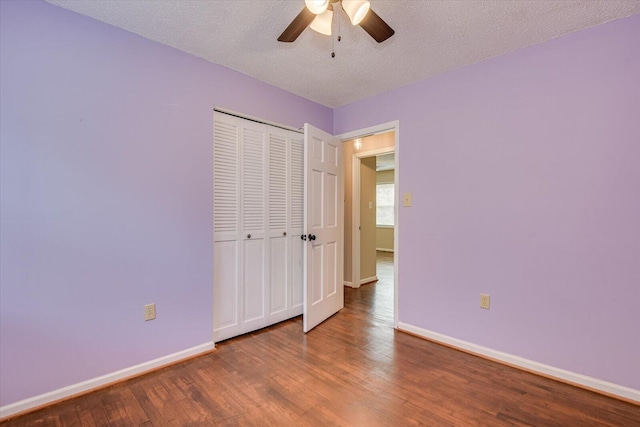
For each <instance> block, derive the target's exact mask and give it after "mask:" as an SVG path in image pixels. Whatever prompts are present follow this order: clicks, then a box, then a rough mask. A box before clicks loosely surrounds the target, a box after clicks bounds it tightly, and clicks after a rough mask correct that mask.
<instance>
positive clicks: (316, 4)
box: [304, 0, 329, 15]
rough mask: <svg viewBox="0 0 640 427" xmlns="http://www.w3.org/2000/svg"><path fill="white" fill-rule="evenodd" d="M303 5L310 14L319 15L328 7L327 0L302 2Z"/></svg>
mask: <svg viewBox="0 0 640 427" xmlns="http://www.w3.org/2000/svg"><path fill="white" fill-rule="evenodd" d="M304 4H305V6H307V9H309V11H310V12H311V13H315V14H316V15H320V14H322V13H324V11H325V10H327V8H328V7H329V0H304Z"/></svg>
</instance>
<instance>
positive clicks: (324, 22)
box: [309, 10, 333, 36]
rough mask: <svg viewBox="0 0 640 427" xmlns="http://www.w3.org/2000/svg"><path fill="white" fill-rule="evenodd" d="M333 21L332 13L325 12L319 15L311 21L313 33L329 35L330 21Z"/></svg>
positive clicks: (310, 26) (329, 11)
mask: <svg viewBox="0 0 640 427" xmlns="http://www.w3.org/2000/svg"><path fill="white" fill-rule="evenodd" d="M332 20H333V11H332V10H325V11H324V13H322V14H321V15H318V16H316V17H315V18H314V19H313V21H311V25H309V28H311V29H312V30H314V31H317V32H319V33H320V34H324V35H326V36H330V35H331V21H332Z"/></svg>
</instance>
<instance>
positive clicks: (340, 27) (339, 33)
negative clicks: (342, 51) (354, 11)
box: [331, 13, 342, 58]
mask: <svg viewBox="0 0 640 427" xmlns="http://www.w3.org/2000/svg"><path fill="white" fill-rule="evenodd" d="M334 15H336V16H337V19H338V42H340V41H341V40H342V19H340V14H338V13H336V14H334ZM331 57H332V58H335V57H336V49H335V42H334V40H333V37H331Z"/></svg>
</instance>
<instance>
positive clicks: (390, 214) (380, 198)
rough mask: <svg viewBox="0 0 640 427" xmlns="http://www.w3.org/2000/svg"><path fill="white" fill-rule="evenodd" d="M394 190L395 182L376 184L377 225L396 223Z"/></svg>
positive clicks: (388, 225) (391, 225)
mask: <svg viewBox="0 0 640 427" xmlns="http://www.w3.org/2000/svg"><path fill="white" fill-rule="evenodd" d="M394 192H395V185H394V184H393V183H388V184H376V225H378V226H386V227H393V226H394V225H395V215H394V201H395V197H394V196H395V193H394Z"/></svg>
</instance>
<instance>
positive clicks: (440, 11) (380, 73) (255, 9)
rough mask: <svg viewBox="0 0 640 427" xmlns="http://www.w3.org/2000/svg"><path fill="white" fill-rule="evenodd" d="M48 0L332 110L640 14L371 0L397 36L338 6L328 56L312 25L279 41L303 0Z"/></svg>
mask: <svg viewBox="0 0 640 427" xmlns="http://www.w3.org/2000/svg"><path fill="white" fill-rule="evenodd" d="M47 1H49V3H52V4H55V5H59V6H62V7H64V8H67V9H70V10H73V11H75V12H78V13H81V14H83V15H88V16H91V17H93V18H95V19H98V20H100V21H104V22H107V23H109V24H112V25H114V26H116V27H120V28H123V29H125V30H128V31H131V32H133V33H136V34H140V35H142V36H144V37H146V38H149V39H151V40H155V41H158V42H160V43H164V44H166V45H169V46H173V47H175V48H177V49H180V50H182V51H184V52H188V53H191V54H193V55H196V56H199V57H201V58H204V59H206V60H209V61H211V62H214V63H216V64H221V65H223V66H226V67H228V68H231V69H233V70H237V71H239V72H241V73H243V74H247V75H249V76H252V77H255V78H257V79H258V80H261V81H264V82H267V83H270V84H272V85H274V86H277V87H279V88H282V89H284V90H287V91H289V92H293V93H295V94H297V95H300V96H302V97H304V98H307V99H310V100H313V101H316V102H318V103H320V104H323V105H326V106H328V107H339V106H342V105H345V104H348V103H351V102H353V101H357V100H359V99H363V98H366V97H369V96H371V95H374V94H377V93H381V92H385V91H387V90H390V89H394V88H396V87H399V86H402V85H405V84H408V83H411V82H414V81H416V80H420V79H423V78H427V77H431V76H434V75H436V74H440V73H443V72H445V71H447V70H451V69H454V68H458V67H461V66H464V65H467V64H471V63H474V62H478V61H482V60H484V59H487V58H490V57H493V56H497V55H501V54H503V53H506V52H510V51H513V50H515V49H518V48H521V47H525V46H530V45H533V44H536V43H540V42H543V41H546V40H550V39H553V38H556V37H559V36H561V35H563V34H566V33H570V32H574V31H578V30H581V29H584V28H588V27H592V26H594V25H598V24H601V23H604V22H607V21H611V20H614V19H618V18H621V17H625V16H629V15H633V14H635V13H640V0H559V1H556V0H533V1H528V0H497V1H493V0H485V1H477V0H461V1H457V0H442V1H438V0H430V1H427V0H424V1H421V0H410V1H406V0H405V1H400V0H398V1H390V0H371V7H372V9H373V10H374V11H376V12H377V13H378V15H380V16H381V17H382V18H383V19H384V20H385V21H386V22H387V23H388V24H389V25H390V26H391V27H393V28H394V29H395V31H396V34H395V35H394V36H393V37H391V38H390V39H389V40H387V41H385V42H383V43H381V44H378V43H376V42H375V41H374V40H373V39H372V38H371V37H370V36H369V35H368V34H367V33H365V32H364V30H362V28H360V27H352V26H351V25H350V24H348V22H347V20H348V18H347V17H346V15H345V14H344V12H343V11H342V10H340V9H339V8H337V9H338V10H339V13H336V15H337V17H334V33H335V32H337V30H338V24H339V23H341V25H340V27H341V35H342V41H341V42H337V41H335V39H333V43H334V44H335V53H336V57H335V58H332V57H331V51H332V38H331V37H329V36H323V35H321V34H318V33H316V32H315V31H313V30H310V29H306V30H305V31H304V32H303V33H302V35H301V36H300V37H299V38H298V40H296V41H295V42H294V43H279V42H277V41H276V39H277V37H278V36H279V35H280V33H281V32H282V31H283V30H284V29H285V28H286V26H287V25H288V24H289V23H290V22H291V20H293V18H294V17H295V16H296V15H297V14H298V12H300V10H301V9H302V8H303V6H304V1H303V0H188V1H187V0H135V1H134V0H92V1H87V0H81V1H80V0H47ZM338 18H340V19H338ZM338 21H339V22H338Z"/></svg>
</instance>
